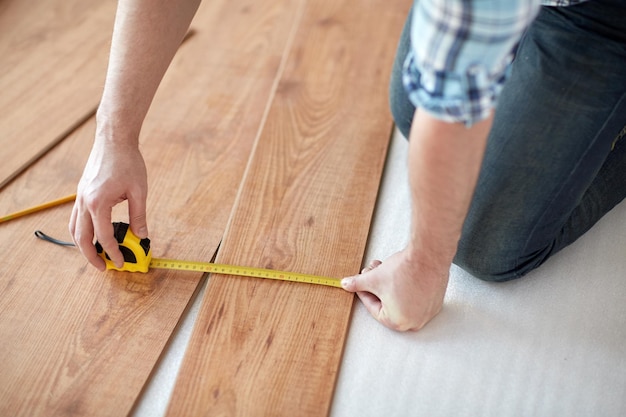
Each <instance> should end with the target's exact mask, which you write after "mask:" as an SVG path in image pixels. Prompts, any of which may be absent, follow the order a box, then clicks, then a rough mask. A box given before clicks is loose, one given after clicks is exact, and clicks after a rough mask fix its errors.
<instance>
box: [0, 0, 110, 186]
mask: <svg viewBox="0 0 626 417" xmlns="http://www.w3.org/2000/svg"><path fill="white" fill-rule="evenodd" d="M116 4H117V2H116V1H114V0H105V1H95V0H91V1H82V0H71V1H66V0H50V1H35V2H23V1H18V0H7V1H3V2H2V3H0V56H2V60H1V61H0V91H2V94H0V132H1V135H0V149H2V152H1V153H0V189H1V188H3V187H4V186H6V184H8V183H9V182H10V181H11V180H12V179H14V178H15V177H16V176H17V175H18V174H19V173H20V172H22V171H23V170H24V169H26V168H27V167H28V166H29V164H31V163H32V162H33V161H34V160H36V159H37V158H38V157H40V156H41V155H42V154H43V153H44V151H47V150H49V149H50V148H52V147H53V146H54V145H56V144H57V143H59V142H60V141H61V140H63V139H64V138H65V137H66V136H67V135H68V134H69V133H70V132H71V131H72V130H73V129H75V128H76V127H77V126H78V125H80V123H82V122H83V121H85V120H86V119H87V118H88V117H89V116H91V115H92V114H93V113H94V112H95V109H96V106H97V104H98V101H99V98H100V94H101V90H102V84H103V80H104V75H105V72H106V65H107V58H108V50H109V44H110V37H111V30H112V28H113V18H114V14H115V7H116Z"/></svg>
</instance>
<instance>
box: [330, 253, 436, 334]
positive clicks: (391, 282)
mask: <svg viewBox="0 0 626 417" xmlns="http://www.w3.org/2000/svg"><path fill="white" fill-rule="evenodd" d="M341 284H342V286H343V288H344V289H345V290H346V291H350V292H356V293H357V295H358V296H359V298H360V299H361V301H362V302H363V304H364V305H365V308H367V310H368V311H369V312H370V313H371V314H372V316H374V318H375V319H376V320H378V321H379V322H381V323H382V324H384V325H385V326H387V327H389V328H391V329H394V330H399V331H406V330H419V329H421V328H422V327H424V325H425V324H426V323H428V322H429V321H430V320H431V319H432V318H433V317H435V316H436V315H437V313H439V311H440V310H441V306H442V305H443V298H444V295H445V293H446V287H447V284H448V271H445V272H435V271H432V270H431V269H429V268H428V267H427V266H426V265H420V263H419V262H416V261H415V260H412V259H411V256H410V254H409V252H408V250H404V251H401V252H398V253H396V254H395V255H393V256H391V257H390V258H389V259H387V260H386V261H385V262H383V263H381V262H380V261H372V262H371V263H370V265H369V266H368V267H366V268H365V269H363V271H362V272H361V274H360V275H355V276H353V277H348V278H344V279H343V280H342V281H341Z"/></svg>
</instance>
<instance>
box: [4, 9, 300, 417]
mask: <svg viewBox="0 0 626 417" xmlns="http://www.w3.org/2000/svg"><path fill="white" fill-rule="evenodd" d="M296 6H297V3H296V2H293V1H283V0H275V1H270V2H263V4H260V5H259V4H257V2H254V1H253V0H249V1H243V2H237V3H233V2H229V1H226V0H223V1H213V2H206V5H204V4H203V6H202V7H201V8H200V10H199V11H198V14H197V15H196V18H195V20H194V25H195V26H196V27H198V30H197V32H196V35H195V36H193V37H192V38H191V39H190V40H189V41H188V42H187V43H186V44H185V45H184V46H183V47H182V48H181V49H180V50H179V51H178V54H177V56H176V57H175V58H174V61H173V63H172V65H171V67H170V69H169V70H168V73H167V74H166V76H165V78H164V80H163V82H162V84H161V87H160V89H159V92H158V93H157V96H156V97H155V100H154V103H153V106H152V108H151V109H150V112H149V114H148V118H147V120H146V122H145V124H144V128H143V130H142V138H141V148H142V152H143V154H144V157H145V159H146V164H147V167H148V171H149V176H150V192H149V196H148V220H149V226H150V235H151V238H152V249H153V254H154V256H158V257H176V258H187V259H193V260H205V261H208V260H210V259H211V258H212V256H213V254H214V253H215V250H216V248H217V246H218V244H219V242H220V240H221V238H222V236H223V233H224V229H225V227H226V224H227V220H228V218H229V214H230V211H231V208H232V205H233V204H234V201H235V197H236V193H237V189H238V185H239V183H240V181H241V178H242V176H243V173H244V170H245V165H246V161H247V160H248V157H249V154H250V151H251V148H252V146H253V143H254V139H255V137H256V135H257V131H258V129H259V125H260V123H261V121H262V119H263V115H264V114H265V109H266V103H267V102H268V98H269V97H270V96H271V95H272V94H273V93H272V91H273V90H274V88H275V78H276V74H277V72H278V69H279V67H280V63H281V61H282V55H283V53H284V52H285V47H286V36H285V33H289V32H290V31H291V27H292V21H293V15H294V13H295V11H296V9H297V8H296ZM94 131H95V124H94V120H93V118H92V119H90V120H89V121H88V122H87V123H85V124H84V125H83V126H81V127H80V128H79V129H77V130H76V131H75V132H74V133H73V134H72V135H71V136H69V137H68V138H67V139H66V140H64V141H63V142H62V143H61V144H59V146H57V147H56V148H54V149H53V150H52V151H51V152H50V153H48V154H47V155H46V156H45V157H43V158H42V159H40V160H39V161H37V162H36V163H35V164H34V165H33V166H31V167H30V168H29V169H28V170H27V171H26V172H25V173H24V174H23V175H21V176H20V177H19V178H17V179H15V180H14V181H13V182H12V183H11V184H9V185H8V186H7V187H5V189H4V190H3V191H2V192H1V193H0V212H3V213H4V212H7V213H8V212H12V211H15V210H18V209H21V208H24V207H29V206H32V205H35V204H39V203H41V202H44V201H49V200H52V199H55V198H57V197H59V196H62V195H66V194H69V193H71V192H72V191H73V190H75V188H76V184H77V181H78V179H79V177H80V174H81V171H82V167H83V166H84V163H85V161H86V159H87V156H88V152H89V148H90V147H91V142H92V140H93V135H94ZM70 210H71V205H65V206H60V207H56V208H54V209H50V210H48V211H45V212H40V213H36V214H33V215H30V216H27V217H22V218H20V219H16V220H13V221H11V222H8V223H4V224H2V225H0V264H2V267H1V268H0V334H1V335H2V343H1V344H0V356H1V357H2V371H1V372H0V415H2V416H5V415H6V416H22V415H23V416H51V415H80V416H87V415H88V416H121V415H126V414H128V413H129V411H130V410H131V409H132V406H133V404H134V402H135V400H136V399H137V397H138V396H139V394H140V392H141V390H142V388H143V386H144V384H145V382H146V380H147V379H148V378H149V376H150V373H151V371H152V369H153V367H154V366H155V364H156V363H157V361H158V359H159V356H160V354H161V352H162V350H163V348H164V346H165V345H166V343H167V342H168V339H169V337H170V334H171V333H172V331H173V330H174V329H175V327H176V325H177V322H178V320H179V318H180V317H181V315H182V314H183V312H184V310H185V308H186V306H187V304H188V302H189V300H190V299H191V298H192V296H193V294H194V291H195V290H196V288H197V286H198V283H199V282H200V281H201V277H202V275H201V274H199V273H189V272H176V271H163V270H154V271H150V272H149V273H147V274H141V273H120V272H111V271H109V272H106V273H101V272H98V271H96V270H95V269H94V268H92V267H90V266H88V265H87V263H86V261H85V260H84V259H83V258H82V256H80V254H79V253H78V251H77V250H76V249H72V248H64V247H59V246H55V245H52V244H50V243H47V242H43V241H40V240H38V239H36V238H35V237H33V231H34V230H35V229H42V230H43V231H44V232H46V233H48V234H50V235H52V236H55V237H58V238H61V239H69V236H68V232H67V222H68V219H69V214H70ZM124 216H125V214H124V207H123V206H122V207H118V208H117V209H116V210H115V214H114V219H115V220H126V219H125V217H124Z"/></svg>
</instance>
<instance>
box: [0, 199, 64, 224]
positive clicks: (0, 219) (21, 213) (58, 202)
mask: <svg viewBox="0 0 626 417" xmlns="http://www.w3.org/2000/svg"><path fill="white" fill-rule="evenodd" d="M74 200H76V194H72V195H68V196H67V197H63V198H59V199H58V200H54V201H49V202H47V203H44V204H40V205H38V206H35V207H31V208H28V209H26V210H22V211H18V212H15V213H12V214H9V215H8V216H4V217H0V223H4V222H8V221H9V220H13V219H16V218H18V217H22V216H26V215H27V214H31V213H35V212H37V211H41V210H45V209H47V208H50V207H55V206H59V205H61V204H65V203H69V202H70V201H74Z"/></svg>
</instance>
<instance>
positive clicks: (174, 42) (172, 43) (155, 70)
mask: <svg viewBox="0 0 626 417" xmlns="http://www.w3.org/2000/svg"><path fill="white" fill-rule="evenodd" d="M199 4H200V0H183V1H172V0H120V2H119V4H118V9H117V14H116V18H115V27H114V30H113V39H112V44H111V52H110V57H109V66H108V70H107V75H106V80H105V86H104V92H103V94H102V100H101V102H100V106H99V108H98V111H97V114H96V135H95V139H94V144H93V148H92V150H91V154H90V156H89V160H88V161H87V164H86V166H85V170H84V172H83V175H82V177H81V180H80V182H79V184H78V191H77V197H76V203H75V205H74V208H73V210H72V215H71V218H70V224H69V228H70V233H71V234H72V237H73V239H74V242H75V243H76V245H77V246H78V247H79V248H80V250H81V252H82V253H83V255H84V256H85V257H86V258H87V259H88V260H89V262H91V263H92V264H93V265H94V266H96V267H97V268H99V269H101V270H103V269H104V267H105V265H104V262H103V261H102V259H100V257H99V256H98V255H97V253H96V250H95V247H94V245H93V240H94V237H95V238H96V239H97V240H98V241H99V242H100V243H101V244H102V246H103V248H104V250H105V251H106V252H107V253H108V254H109V256H110V257H111V259H112V260H113V262H114V263H115V264H116V265H118V266H121V265H122V263H123V257H122V254H121V252H120V251H119V249H118V247H117V242H116V241H115V238H114V237H113V228H112V225H111V210H112V208H113V206H115V205H116V204H118V203H120V202H122V201H124V200H128V209H129V222H130V226H131V229H132V230H133V232H134V233H135V234H136V235H137V236H139V237H142V238H143V237H147V235H148V229H147V224H146V198H147V174H146V167H145V163H144V161H143V157H142V156H141V153H140V152H139V133H140V130H141V125H142V124H143V120H144V118H145V116H146V113H147V112H148V109H149V107H150V104H151V102H152V99H153V97H154V95H155V93H156V90H157V88H158V86H159V83H160V82H161V79H162V78H163V75H164V74H165V71H166V69H167V67H168V66H169V64H170V62H171V60H172V58H173V56H174V54H175V53H176V50H177V49H178V46H179V45H180V43H181V41H182V39H183V37H184V36H185V33H186V31H187V30H188V28H189V24H190V23H191V20H192V18H193V16H194V14H195V12H196V10H197V8H198V6H199Z"/></svg>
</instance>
